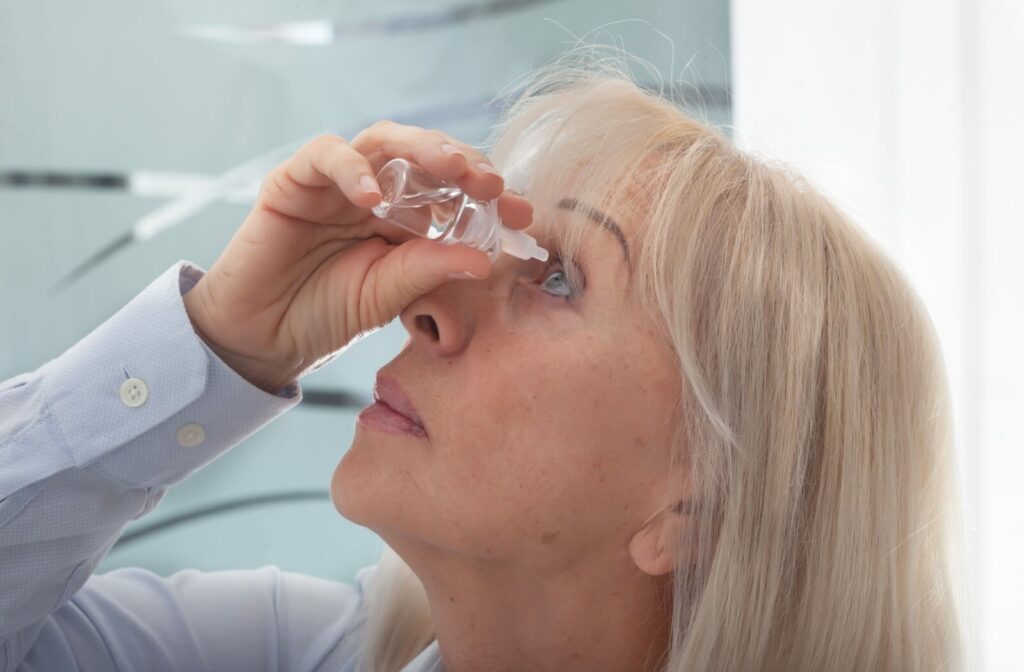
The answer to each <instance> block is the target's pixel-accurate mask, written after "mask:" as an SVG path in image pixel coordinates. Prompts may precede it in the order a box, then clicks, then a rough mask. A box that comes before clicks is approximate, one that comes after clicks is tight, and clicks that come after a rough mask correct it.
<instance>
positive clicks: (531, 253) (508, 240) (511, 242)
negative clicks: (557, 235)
mask: <svg viewBox="0 0 1024 672" xmlns="http://www.w3.org/2000/svg"><path fill="white" fill-rule="evenodd" d="M499 235H500V236H501V251H502V252H505V253H507V254H511V255H512V256H513V257H518V258H519V259H525V260H529V259H539V260H540V261H547V260H548V251H547V250H545V249H544V248H543V247H541V246H540V245H538V244H537V241H536V240H535V239H534V238H533V236H530V235H528V234H526V233H523V232H522V231H517V230H516V229H509V228H507V227H505V226H502V227H501V231H500V233H499Z"/></svg>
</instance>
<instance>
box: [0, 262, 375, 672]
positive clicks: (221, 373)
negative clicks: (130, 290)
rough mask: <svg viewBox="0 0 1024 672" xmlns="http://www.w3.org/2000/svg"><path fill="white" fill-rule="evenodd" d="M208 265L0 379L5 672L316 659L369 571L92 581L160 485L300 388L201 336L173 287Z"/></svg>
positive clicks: (165, 280) (182, 265)
mask: <svg viewBox="0 0 1024 672" xmlns="http://www.w3.org/2000/svg"><path fill="white" fill-rule="evenodd" d="M203 273H204V271H203V270H202V269H200V268H199V267H198V266H195V265H193V264H191V263H189V262H187V261H179V262H177V263H176V264H174V265H173V266H172V267H171V268H169V269H168V270H167V271H165V272H164V273H163V274H161V275H160V276H159V277H158V278H157V279H156V280H154V281H153V282H152V283H151V284H150V285H149V286H148V287H146V288H145V289H144V290H143V291H142V292H140V293H139V294H138V295H137V296H136V297H135V298H134V299H133V300H132V301H131V302H129V303H128V304H127V305H126V306H124V307H123V308H121V310H119V311H118V312H117V313H115V314H114V315H113V316H112V317H111V318H109V319H108V320H107V321H105V322H104V323H103V324H101V325H100V326H99V327H97V328H96V329H95V330H94V331H92V332H91V333H89V334H88V335H87V336H86V337H84V338H83V339H82V340H81V341H79V342H78V343H76V344H75V345H74V346H72V347H71V348H70V349H68V350H67V351H66V352H64V353H63V354H61V355H60V356H59V357H57V358H55V359H52V360H50V361H48V362H46V363H45V364H43V365H42V366H41V367H39V368H38V369H37V370H35V371H32V372H28V373H23V374H21V375H18V376H15V377H13V378H11V379H9V380H7V381H4V382H2V383H0V672H13V670H16V669H31V670H100V669H103V670H141V669H146V670H164V669H166V670H172V669H174V670H177V669H182V670H184V669H187V670H236V669H237V670H277V669H296V670H306V669H310V670H312V669H315V664H314V663H313V662H311V661H312V658H311V657H313V658H315V657H316V656H317V655H318V654H320V655H321V657H323V656H325V655H326V651H327V650H330V649H328V648H327V647H328V642H332V644H331V648H332V649H333V648H336V646H334V645H336V644H338V642H339V640H341V639H343V638H344V633H346V632H348V631H349V630H350V629H351V625H352V623H353V621H354V619H355V618H356V612H357V606H358V605H359V604H360V600H361V594H362V588H361V586H362V584H361V581H362V580H363V579H364V578H365V577H366V576H367V572H368V571H369V570H370V568H367V569H366V571H364V572H362V573H361V574H359V575H357V577H359V578H358V580H357V582H356V585H347V584H340V583H336V582H330V581H327V580H324V579H319V578H315V577H309V576H304V575H299V574H294V573H289V572H283V571H281V570H279V569H277V568H276V567H274V566H267V567H263V568H260V569H258V570H232V571H223V572H198V571H195V570H185V571H182V572H178V573H177V574H174V575H172V576H170V577H167V578H163V577H159V576H157V575H155V574H153V573H152V572H149V571H147V570H143V569H139V568H130V569H119V570H115V571H113V572H108V573H106V574H103V575H98V576H92V572H93V570H94V569H95V568H96V566H97V565H98V564H99V562H100V561H101V560H102V558H103V557H104V556H105V555H106V553H107V552H108V551H109V550H110V548H111V547H112V546H113V544H114V542H115V541H116V540H117V538H118V536H119V535H120V534H121V532H122V531H123V530H124V528H125V526H126V525H127V524H128V523H129V522H130V521H132V520H135V519H137V518H139V517H141V516H143V515H145V514H146V513H148V512H149V511H151V510H152V509H153V507H155V506H156V504H157V503H158V502H159V501H160V500H161V499H162V498H163V496H164V494H165V493H166V491H167V489H168V488H169V487H170V486H172V485H174V484H175V483H178V482H180V481H181V480H183V479H185V478H187V477H188V476H189V475H190V474H192V473H194V472H195V471H197V470H199V469H201V468H202V467H203V466H205V465H206V464H209V463H210V462H212V461H213V460H215V459H217V457H219V456H220V455H222V454H223V453H225V452H226V451H227V450H229V449H230V448H231V447H233V446H235V445H237V444H238V443H240V442H241V441H243V440H244V439H245V438H246V437H248V436H250V435H251V434H253V433H255V432H256V431H257V430H259V429H260V428H261V427H263V426H264V425H266V424H267V423H269V422H271V421H272V420H273V419H274V418H276V417H277V416H279V415H280V414H282V413H284V412H285V411H287V410H289V409H290V408H292V407H294V406H295V405H297V404H298V403H299V402H300V401H301V399H302V392H301V388H300V386H299V384H298V381H293V382H292V383H291V384H290V385H288V386H286V387H285V388H284V389H282V390H281V391H280V392H278V393H277V394H270V393H267V392H266V391H264V390H262V389H260V388H258V387H256V386H254V385H252V384H251V383H249V382H248V381H247V380H245V379H244V378H243V377H242V376H241V375H239V374H238V373H237V372H235V371H234V370H233V369H231V368H230V367H229V366H227V365H226V364H225V363H224V362H223V361H221V360H220V358H218V357H217V356H216V354H214V352H213V351H212V350H211V349H210V348H209V347H208V346H207V345H206V344H205V342H203V340H202V339H201V338H200V337H199V336H198V335H197V334H196V332H195V330H194V329H193V327H192V324H191V322H190V320H189V318H188V314H187V312H186V311H185V306H184V301H183V300H182V296H183V295H184V294H185V293H186V292H187V291H188V290H190V289H191V288H192V287H193V286H194V285H195V283H196V282H197V281H198V280H199V278H201V277H202V275H203ZM296 646H299V647H301V650H300V649H296V648H294V647H296ZM282 661H287V665H285V664H284V663H282ZM307 664H308V665H309V666H307ZM293 665H294V666H293Z"/></svg>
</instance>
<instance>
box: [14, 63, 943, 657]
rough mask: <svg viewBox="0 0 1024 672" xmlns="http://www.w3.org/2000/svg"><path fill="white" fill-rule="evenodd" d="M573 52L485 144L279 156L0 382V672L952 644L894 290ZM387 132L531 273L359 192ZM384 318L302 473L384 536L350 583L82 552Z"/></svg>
mask: <svg viewBox="0 0 1024 672" xmlns="http://www.w3.org/2000/svg"><path fill="white" fill-rule="evenodd" d="M575 53H576V52H569V53H568V54H567V55H566V56H565V57H564V58H563V59H562V60H560V61H558V62H555V63H553V64H552V65H550V66H548V67H546V68H543V69H541V70H538V71H537V73H536V76H535V77H534V79H532V80H531V81H529V82H528V83H527V85H526V87H525V88H524V91H523V93H522V95H521V96H520V97H519V98H518V99H517V101H516V102H515V104H514V105H513V106H512V107H511V109H509V110H508V111H507V112H506V114H505V117H504V119H503V120H502V123H501V124H500V125H499V126H498V127H497V128H496V133H495V135H494V136H493V138H492V140H491V141H490V142H489V143H488V147H489V148H490V151H489V152H488V154H489V155H490V156H491V157H492V159H493V164H492V163H490V162H489V161H488V159H487V158H486V157H485V155H484V154H483V153H481V152H479V151H478V150H476V149H475V148H473V147H471V146H469V145H467V144H466V143H463V142H459V141H458V140H456V139H454V138H452V137H450V136H448V135H446V134H444V133H441V132H439V131H435V130H425V129H420V128H415V127H410V126H402V125H399V124H394V123H391V122H381V123H378V124H375V125H373V126H372V127H370V128H368V129H366V130H365V131H363V132H362V133H360V134H359V135H358V136H356V137H355V138H353V139H352V140H351V142H347V141H345V140H344V139H341V138H337V137H331V136H325V137H323V138H320V139H318V140H316V141H314V142H312V143H310V144H309V145H307V146H305V147H303V148H302V149H301V150H299V151H298V152H297V154H296V155H295V156H294V157H292V158H291V159H289V160H288V161H286V162H285V163H284V164H282V165H281V166H279V167H278V168H277V169H276V170H274V171H273V172H272V173H271V174H270V175H269V176H268V177H267V179H266V180H265V182H264V184H263V188H262V190H261V192H260V196H259V201H258V203H257V204H256V206H255V207H254V208H253V211H252V212H251V213H250V215H249V217H248V218H247V219H246V220H245V222H244V223H243V225H242V226H241V228H240V229H239V231H238V232H237V234H236V235H235V237H234V238H233V239H232V241H231V242H230V244H229V245H228V247H227V248H226V249H225V251H224V252H223V254H222V255H221V257H220V258H219V259H218V260H217V261H216V263H214V264H213V266H212V267H211V268H210V269H209V272H205V273H204V272H203V271H202V270H201V269H198V268H197V267H195V266H192V265H190V264H187V262H179V263H178V264H176V265H175V266H174V267H172V268H171V269H169V270H168V271H167V272H166V273H165V274H164V275H163V276H161V278H159V279H158V280H157V281H155V282H154V284H153V285H151V286H150V287H148V288H147V289H146V290H145V291H144V292H143V293H142V294H140V295H139V297H136V299H135V301H133V303H132V304H129V306H127V307H126V308H125V309H123V310H122V311H121V312H120V313H119V314H118V315H116V316H115V317H113V318H111V320H110V321H108V323H105V324H104V325H103V326H101V327H100V328H99V329H97V330H96V332H93V334H90V335H89V336H88V337H87V338H86V339H83V341H82V342H81V343H79V344H78V345H76V346H75V347H74V348H72V349H71V350H69V351H68V352H67V353H65V354H64V355H62V356H61V357H60V358H57V359H55V360H52V361H51V362H48V363H46V364H45V365H44V366H43V367H41V368H40V369H39V370H38V371H36V372H33V373H30V374H23V375H22V376H19V377H18V378H15V379H13V380H12V381H8V382H7V383H4V384H3V386H0V408H2V409H4V410H3V420H0V422H2V427H3V433H2V434H0V436H2V437H3V438H2V439H0V446H3V451H2V453H0V455H2V456H3V459H4V462H3V464H4V467H3V470H0V473H3V480H2V481H0V483H2V485H3V489H2V490H0V496H3V497H5V499H4V500H3V501H0V507H3V508H0V524H2V525H0V550H2V551H3V554H4V563H3V564H4V569H3V570H0V577H4V584H3V590H2V591H0V595H2V597H0V604H2V605H3V621H2V627H0V636H2V637H3V640H2V641H3V642H4V648H3V655H4V656H5V657H4V658H2V659H0V660H2V661H3V663H4V666H3V667H2V668H0V669H2V670H13V669H20V668H19V667H18V666H19V664H24V665H25V666H26V667H25V669H79V668H80V669H146V670H156V669H216V670H227V669H239V670H243V669H244V670H254V669H267V670H270V669H275V670H276V669H282V670H314V669H315V670H337V669H345V670H352V669H366V670H372V671H375V672H376V671H380V672H383V671H396V670H407V671H410V670H429V669H436V670H440V669H445V670H448V672H462V671H464V670H587V671H599V670H659V671H671V672H677V671H683V670H935V669H940V668H941V669H958V668H959V667H960V666H961V664H962V656H963V654H962V648H963V647H962V636H961V630H960V616H959V614H960V608H959V606H958V601H957V592H956V580H955V579H956V577H957V573H956V565H955V564H954V560H955V557H956V556H955V554H954V553H953V550H955V547H956V529H957V528H956V510H955V502H956V497H955V491H954V489H953V480H952V477H953V473H952V459H953V458H952V452H951V429H950V426H951V415H950V408H949V401H948V393H947V388H946V380H945V372H944V369H943V365H942V361H941V358H940V353H939V349H938V346H937V341H936V337H935V334H934V331H933V328H932V325H931V323H930V320H929V317H928V315H927V313H926V311H925V310H924V308H923V306H922V304H921V302H920V300H919V299H918V297H917V295H916V294H915V292H914V291H913V289H912V288H911V286H910V283H909V282H908V281H907V279H906V278H905V277H904V275H903V274H902V273H901V272H900V271H899V269H898V268H897V267H896V266H895V265H894V264H893V263H892V262H891V261H890V260H888V259H887V258H886V257H885V255H884V254H882V253H881V252H880V251H879V249H878V248H877V247H876V246H875V245H874V244H873V243H872V242H871V240H870V239H869V238H868V237H867V236H865V235H864V234H863V233H862V232H861V231H860V230H859V229H858V228H857V227H856V226H855V225H853V224H852V223H851V222H849V221H848V220H847V219H846V218H845V217H844V215H843V214H841V213H840V212H839V211H838V210H837V209H836V208H834V207H833V206H832V205H831V204H829V203H828V202H827V201H826V200H825V199H824V198H822V197H821V196H820V195H819V194H818V193H817V192H816V191H815V190H814V189H813V188H812V187H811V186H810V185H808V184H807V183H806V182H805V181H803V180H801V179H800V177H799V176H797V175H795V174H793V173H791V172H790V171H787V170H784V169H782V168H778V167H772V166H770V165H767V164H765V163H763V162H760V161H758V160H755V159H753V158H751V157H749V156H747V155H745V154H743V153H742V152H740V151H738V150H737V149H736V148H735V147H733V146H732V145H731V144H730V143H729V142H728V141H727V140H726V139H725V138H724V137H723V136H721V135H720V134H719V133H718V132H717V131H716V130H714V129H712V128H711V127H709V126H707V125H705V124H703V123H700V122H699V121H697V120H695V119H693V118H691V117H690V116H688V115H687V114H685V113H684V112H682V111H680V110H679V109H677V108H676V107H674V106H673V105H672V104H670V103H669V102H668V101H666V100H663V99H662V98H660V97H659V96H657V95H653V94H649V93H645V92H643V91H642V90H640V89H639V88H638V87H637V86H636V85H635V84H634V83H633V81H632V80H631V79H630V76H629V74H628V70H627V69H626V68H624V67H619V66H617V65H614V64H613V63H612V62H611V61H608V60H600V59H594V60H593V61H592V62H590V63H589V64H581V65H577V64H574V63H573V62H572V61H571V60H570V59H571V58H572V57H573V56H574V55H575ZM394 156H403V157H405V158H408V159H410V160H412V161H414V162H416V163H419V164H420V165H421V166H423V167H424V168H425V169H426V170H428V171H430V172H432V173H434V174H436V175H438V176H440V177H442V178H446V179H450V180H452V181H454V182H456V183H458V184H459V185H460V186H462V187H463V188H464V189H465V190H466V191H467V193H469V194H470V195H471V196H473V197H475V198H478V199H492V198H498V199H499V211H500V213H501V215H502V217H503V219H504V221H505V224H506V225H508V226H512V227H514V228H524V227H527V226H529V232H530V233H531V235H533V236H535V237H536V238H537V239H538V241H539V242H540V244H541V245H542V246H544V247H545V248H547V249H548V250H549V251H550V252H551V257H550V259H549V261H548V262H543V263H542V262H538V261H529V262H524V261H520V260H518V259H514V258H512V257H508V256H502V257H501V258H499V259H498V260H497V261H496V262H495V263H494V264H493V265H492V264H491V263H490V262H489V260H488V259H487V257H486V255H484V254H483V253H482V252H479V251H477V250H473V249H469V248H466V247H462V246H451V247H445V246H439V245H437V244H436V243H433V242H431V241H427V240H423V239H419V238H415V237H413V236H411V235H406V234H402V233H401V232H399V231H398V230H397V229H395V228H394V227H392V226H390V225H389V224H387V223H384V222H381V221H380V220H377V219H376V218H374V217H372V216H371V215H370V213H369V210H368V209H369V208H370V207H372V206H373V205H375V204H376V203H377V202H379V200H380V195H379V192H377V191H374V186H375V185H374V181H373V179H372V176H373V175H374V174H375V173H376V171H377V170H378V169H379V168H380V166H381V165H383V163H385V162H386V161H387V160H388V159H390V158H392V157H394ZM493 166H500V167H501V169H500V170H495V169H494V167H493ZM503 176H504V178H505V179H507V180H508V185H506V184H505V182H504V180H503ZM367 178H370V179H367ZM506 186H512V187H515V188H517V189H518V190H519V191H520V192H521V194H517V193H515V192H513V191H511V190H506V189H505V187H506ZM522 194H525V195H527V196H528V198H529V200H526V198H524V197H523V195H522ZM396 315H397V316H400V318H401V321H402V324H403V325H404V326H405V328H406V329H407V330H408V331H409V334H410V340H409V341H408V342H407V344H406V346H405V347H404V349H403V350H402V352H401V353H399V354H398V356H396V357H395V359H394V360H393V361H392V362H391V363H389V364H388V365H387V366H385V367H384V369H383V370H382V371H381V373H380V375H379V377H378V388H377V391H378V395H380V396H381V397H382V398H383V399H384V401H385V402H387V403H388V404H389V405H390V406H393V407H395V408H397V409H398V410H399V411H402V414H404V416H406V417H405V419H402V418H401V417H399V416H398V415H396V414H395V413H394V412H388V411H387V409H386V408H384V407H383V406H382V405H378V406H377V407H376V408H375V410H373V411H367V412H365V413H364V414H362V415H361V416H360V420H359V422H358V424H357V428H356V434H355V437H354V440H353V443H352V446H351V447H350V449H349V450H348V451H347V452H346V453H345V455H344V457H343V458H342V460H341V462H340V464H339V465H338V468H337V470H336V471H335V473H334V477H333V480H332V497H333V501H334V504H335V506H336V508H337V509H338V511H339V512H340V513H341V514H342V515H344V516H345V517H346V518H348V519H350V520H353V521H355V522H357V523H359V524H362V525H365V526H367V527H369V528H371V529H373V530H374V531H376V532H377V533H378V534H380V535H381V537H382V538H383V539H384V540H385V541H386V542H387V544H388V546H389V548H388V549H387V550H386V552H385V554H384V556H383V557H382V559H381V562H380V563H379V564H377V565H374V566H371V567H368V568H366V569H364V570H362V571H361V572H360V573H359V576H358V577H357V581H356V583H355V585H353V586H347V585H338V584H334V583H331V582H328V581H324V580H322V579H316V578H314V577H304V576H301V575H297V574H292V573H287V572H281V571H279V570H277V569H276V568H274V567H265V568H261V569H259V570H253V571H234V572H208V573H202V572H195V571H185V572H179V573H178V574H175V575H173V576H171V577H167V578H161V577H157V576H155V575H153V574H152V573H150V572H146V571H144V570H139V569H122V570H118V571H114V572H109V573H107V574H104V575H99V576H90V574H91V573H92V570H93V569H94V568H95V566H96V563H98V561H99V559H100V558H102V556H103V555H104V554H105V552H106V551H107V550H108V549H109V547H110V545H111V544H113V542H114V540H115V539H116V537H117V535H118V534H119V532H120V530H121V529H122V528H123V526H124V524H126V523H127V522H128V521H129V520H130V519H132V518H136V517H138V516H140V515H143V514H144V513H146V512H148V511H149V510H150V509H152V507H153V506H155V505H156V503H157V502H158V501H159V499H160V497H162V496H163V493H164V492H165V491H166V489H167V488H168V487H170V485H173V484H174V483H176V482H178V481H180V480H181V479H183V478H185V477H186V476H188V475H189V474H190V473H192V472H194V471H195V470H196V469H198V468H200V467H201V466H202V465H203V464H206V463H207V462H209V461H210V460H212V459H215V457H216V456H217V455H219V454H221V453H222V452H223V451H225V450H227V449H228V448H229V447H231V446H233V445H236V444H237V443H238V442H239V441H241V440H242V439H243V438H245V436H248V435H249V434H251V433H252V432H254V431H256V430H257V429H259V427H261V426H262V425H263V424H265V423H266V422H269V421H270V420H271V419H272V418H273V417H276V415H278V414H280V413H281V412H283V411H285V410H287V409H288V408H290V407H291V406H293V405H294V404H296V403H298V400H299V399H300V398H301V391H300V389H299V387H298V383H297V381H298V379H299V378H300V377H301V376H302V375H303V374H304V373H305V372H307V371H309V370H310V369H311V368H315V367H317V366H320V365H323V363H324V362H325V361H326V360H327V359H329V358H331V357H332V356H333V355H334V354H335V353H337V352H338V351H340V350H341V349H342V348H344V347H345V346H346V345H347V344H349V343H350V342H351V341H352V340H354V339H355V338H357V337H358V336H359V335H360V334H362V333H365V332H366V331H368V330H371V329H373V328H375V327H377V326H379V325H381V324H384V323H386V322H387V321H389V320H390V319H392V318H393V317H394V316H396ZM175 320H177V321H175ZM147 321H148V322H150V323H152V324H154V325H156V327H154V328H155V329H157V331H156V332H154V333H152V334H151V333H150V332H149V331H145V326H144V325H145V324H146V323H147ZM181 325H184V328H182V327H181ZM189 325H191V327H192V329H188V326H189ZM126 329H135V330H137V331H138V333H137V334H136V335H135V336H134V341H136V342H135V343H134V344H133V342H132V340H133V339H127V340H128V341H129V342H127V343H126V342H124V341H125V340H126V339H123V338H122V339H120V341H118V345H113V344H112V342H113V340H114V338H115V335H117V334H122V335H123V334H125V333H132V332H126ZM139 348H141V349H139ZM200 348H201V350H200ZM204 353H205V354H208V355H209V358H208V362H207V358H206V357H204ZM147 367H148V368H147ZM207 367H209V368H207ZM140 371H142V372H144V373H145V375H143V374H142V373H139V372H140ZM115 374H116V375H115ZM112 390H118V392H113V391H112ZM118 395H119V399H118ZM97 398H99V399H101V400H100V401H96V399H97ZM140 399H141V401H140ZM147 401H148V403H149V406H150V408H149V409H148V413H149V414H148V415H146V414H145V413H146V412H147V407H146V404H147ZM137 412H140V413H137ZM97 418H100V419H101V420H103V422H102V424H97V421H96V419H97ZM382 418H383V419H382ZM175 442H176V444H175ZM48 665H49V666H48ZM76 666H78V667H76Z"/></svg>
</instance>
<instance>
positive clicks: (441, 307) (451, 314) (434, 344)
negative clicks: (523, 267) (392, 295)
mask: <svg viewBox="0 0 1024 672" xmlns="http://www.w3.org/2000/svg"><path fill="white" fill-rule="evenodd" d="M485 282H487V280H455V281H452V282H449V283H446V284H444V285H442V286H440V287H438V288H437V289H435V290H434V291H432V292H430V293H428V294H424V295H423V296H421V297H419V298H418V299H416V300H415V301H413V302H412V303H410V304H409V305H408V306H406V308H405V310H403V311H402V312H401V313H400V315H399V319H401V321H402V326H403V327H405V330H406V331H408V332H409V336H411V337H412V340H413V343H414V344H415V345H416V347H420V348H423V349H424V350H426V351H428V352H431V353H433V354H435V355H439V356H442V357H450V356H453V355H456V354H458V353H459V352H462V351H463V350H464V349H465V348H466V346H467V345H468V344H469V339H470V335H471V334H472V331H473V321H474V314H475V310H474V307H473V306H471V305H469V304H470V303H473V302H474V299H473V297H471V296H468V295H469V294H479V293H481V292H480V289H482V288H478V287H475V288H469V287H466V286H465V285H468V284H470V283H474V284H479V283H485Z"/></svg>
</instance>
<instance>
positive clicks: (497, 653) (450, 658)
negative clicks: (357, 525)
mask: <svg viewBox="0 0 1024 672" xmlns="http://www.w3.org/2000/svg"><path fill="white" fill-rule="evenodd" d="M438 560H439V558H438V557H437V556H435V555H433V554H432V557H431V562H429V563H426V566H419V565H420V563H417V567H416V568H415V569H416V570H417V571H416V573H417V575H418V576H419V577H420V580H421V581H422V582H423V585H424V587H425V589H426V592H427V597H428V599H429V602H430V608H431V616H432V619H433V623H434V630H435V633H436V635H437V640H438V644H439V646H440V650H441V656H442V659H443V660H444V665H445V669H446V670H447V672H471V671H475V670H494V671H495V672H501V671H503V670H507V671H509V672H512V671H517V670H533V671H536V672H546V671H551V672H556V671H557V672H564V671H565V670H587V671H588V672H602V671H605V670H607V671H609V672H612V671H615V672H621V671H623V670H629V671H631V672H632V671H644V672H647V671H654V670H660V669H661V665H662V664H663V660H662V657H663V655H664V654H665V652H666V651H667V648H668V645H669V640H670V626H671V615H670V613H669V612H668V610H667V609H666V607H665V606H664V605H666V604H670V603H671V596H670V594H669V593H666V591H671V582H670V580H669V578H668V577H667V576H665V577H652V576H649V575H647V574H645V573H643V572H641V571H640V570H639V569H637V568H636V567H635V565H633V564H632V562H631V561H630V560H629V556H628V554H626V553H624V554H623V556H622V557H621V558H616V562H615V563H612V562H609V561H608V560H607V559H606V558H605V559H604V562H603V563H598V562H589V563H588V562H577V563H574V564H573V565H572V566H571V567H565V568H563V569H561V570H559V571H557V572H554V571H553V572H542V571H540V570H538V569H537V568H536V567H531V568H523V567H515V566H513V565H510V564H499V563H482V562H480V561H477V560H472V561H470V562H466V561H464V560H459V559H454V558H451V557H450V556H449V557H448V558H446V559H445V560H442V561H438Z"/></svg>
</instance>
